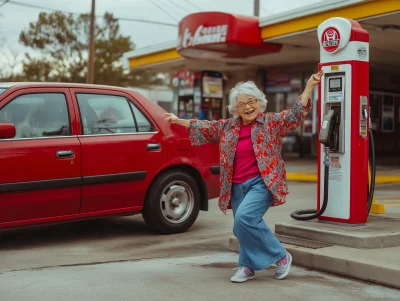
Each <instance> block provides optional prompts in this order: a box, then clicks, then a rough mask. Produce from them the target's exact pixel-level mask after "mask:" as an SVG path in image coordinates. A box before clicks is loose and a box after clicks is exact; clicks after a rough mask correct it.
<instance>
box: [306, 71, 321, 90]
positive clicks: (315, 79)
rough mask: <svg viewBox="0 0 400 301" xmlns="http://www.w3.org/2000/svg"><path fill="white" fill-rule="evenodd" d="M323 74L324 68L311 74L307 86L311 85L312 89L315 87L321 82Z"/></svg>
mask: <svg viewBox="0 0 400 301" xmlns="http://www.w3.org/2000/svg"><path fill="white" fill-rule="evenodd" d="M322 75H324V71H322V70H320V71H319V72H318V73H317V74H313V75H311V77H310V79H309V80H308V82H307V85H306V87H309V88H310V89H312V88H314V86H315V85H317V84H319V83H320V82H321V77H322Z"/></svg>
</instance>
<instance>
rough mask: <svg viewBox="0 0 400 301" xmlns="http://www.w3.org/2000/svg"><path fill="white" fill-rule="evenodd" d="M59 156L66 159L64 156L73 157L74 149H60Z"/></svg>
mask: <svg viewBox="0 0 400 301" xmlns="http://www.w3.org/2000/svg"><path fill="white" fill-rule="evenodd" d="M56 155H57V158H59V159H64V158H72V157H73V156H74V151H73V150H60V151H57V153H56Z"/></svg>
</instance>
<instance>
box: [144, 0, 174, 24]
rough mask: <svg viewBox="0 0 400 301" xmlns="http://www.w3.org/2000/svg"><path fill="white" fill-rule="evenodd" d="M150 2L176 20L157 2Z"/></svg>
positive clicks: (151, 0)
mask: <svg viewBox="0 0 400 301" xmlns="http://www.w3.org/2000/svg"><path fill="white" fill-rule="evenodd" d="M150 2H151V3H153V4H154V5H155V6H157V7H158V8H159V9H160V10H162V11H163V12H164V13H165V14H167V15H168V16H170V17H171V18H172V19H174V20H175V21H176V22H178V20H177V19H175V16H174V15H172V14H170V13H169V11H167V10H166V9H164V7H162V6H161V5H160V4H158V2H156V0H150Z"/></svg>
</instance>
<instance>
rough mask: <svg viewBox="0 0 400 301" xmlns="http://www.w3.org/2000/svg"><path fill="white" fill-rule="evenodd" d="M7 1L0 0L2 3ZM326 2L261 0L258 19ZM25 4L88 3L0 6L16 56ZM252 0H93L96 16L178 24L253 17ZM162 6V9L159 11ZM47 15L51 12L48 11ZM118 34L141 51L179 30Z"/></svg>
mask: <svg viewBox="0 0 400 301" xmlns="http://www.w3.org/2000/svg"><path fill="white" fill-rule="evenodd" d="M4 1H6V0H0V6H1V4H2V3H3V2H4ZM326 1H329V0H260V3H261V7H260V17H265V16H268V15H271V14H276V13H282V12H284V11H287V10H291V9H295V8H298V7H302V6H304V5H308V4H313V3H316V2H326ZM12 2H19V3H28V4H31V5H38V6H43V7H49V8H54V9H59V10H63V11H68V12H74V13H89V12H90V7H91V0H18V1H17V0H15V1H14V0H11V1H10V2H8V3H6V4H5V5H3V6H1V7H0V38H2V39H3V40H4V41H2V43H1V46H0V48H1V47H6V48H9V49H12V50H14V51H16V52H19V53H24V52H27V51H29V49H27V48H26V47H24V46H23V45H21V44H20V43H19V42H18V39H19V34H20V32H21V31H22V30H24V29H27V28H28V26H29V23H30V22H35V21H36V20H37V18H38V15H39V13H40V12H41V11H43V10H40V9H34V8H28V7H23V6H17V5H14V4H13V3H12ZM253 2H254V1H253V0H96V15H103V14H104V13H105V12H111V13H113V14H114V16H115V17H120V18H140V19H146V20H152V21H160V22H168V23H173V24H178V22H179V21H180V20H181V19H182V18H183V17H184V16H186V15H187V14H190V13H194V12H199V11H223V12H229V13H234V14H241V15H253ZM160 7H162V8H163V9H164V11H163V10H162V9H160ZM48 12H50V11H48ZM120 26H121V32H122V33H123V34H124V35H129V36H131V40H132V41H133V42H134V43H135V44H136V48H137V49H138V48H142V47H146V46H149V45H154V44H158V43H162V42H167V41H171V40H174V39H176V38H177V34H178V29H177V28H176V27H168V26H163V25H155V24H147V23H138V22H128V21H120Z"/></svg>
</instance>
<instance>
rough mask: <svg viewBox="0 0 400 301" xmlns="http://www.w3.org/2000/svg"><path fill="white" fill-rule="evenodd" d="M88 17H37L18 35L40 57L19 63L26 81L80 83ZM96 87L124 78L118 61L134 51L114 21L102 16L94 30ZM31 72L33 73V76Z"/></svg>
mask: <svg viewBox="0 0 400 301" xmlns="http://www.w3.org/2000/svg"><path fill="white" fill-rule="evenodd" d="M89 19H90V18H89V15H88V14H82V15H79V16H77V17H75V16H74V15H72V14H64V13H61V12H54V13H45V12H42V13H40V14H39V19H38V21H36V22H32V23H30V24H29V28H28V29H27V30H25V31H22V32H21V33H20V37H19V40H20V42H21V43H23V44H24V45H25V46H28V47H31V48H32V49H35V50H39V51H40V52H41V53H42V54H43V55H42V57H41V58H39V59H38V58H32V57H30V56H27V57H26V61H25V62H24V63H23V70H24V74H25V76H26V77H27V79H29V80H31V79H35V80H52V81H67V82H78V83H84V82H85V81H86V73H87V60H88V50H89V43H88V41H89V37H88V34H89ZM95 45H96V57H95V72H94V74H95V76H94V81H95V83H96V84H108V85H119V84H121V82H122V81H123V79H124V73H123V67H122V64H121V62H120V59H121V57H122V55H123V54H124V52H127V51H129V50H131V49H133V48H134V44H133V43H132V42H131V40H130V37H129V36H123V35H122V34H121V33H120V27H119V24H118V20H117V19H115V18H114V17H113V15H112V14H110V13H105V14H104V17H103V22H102V23H101V24H98V23H97V24H96V27H95ZM35 70H36V74H37V76H36V75H35Z"/></svg>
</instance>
